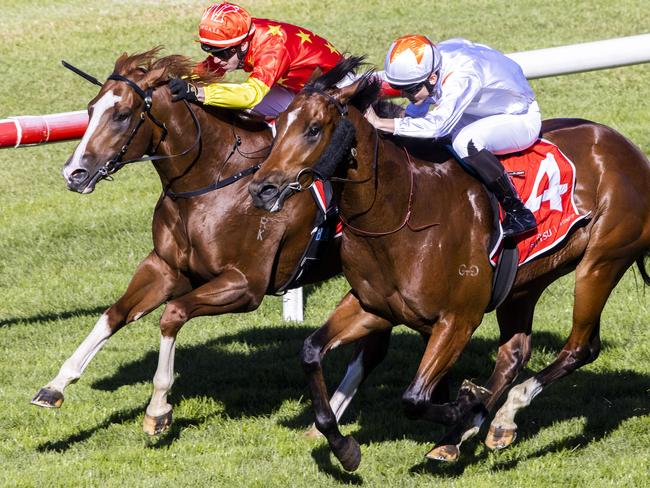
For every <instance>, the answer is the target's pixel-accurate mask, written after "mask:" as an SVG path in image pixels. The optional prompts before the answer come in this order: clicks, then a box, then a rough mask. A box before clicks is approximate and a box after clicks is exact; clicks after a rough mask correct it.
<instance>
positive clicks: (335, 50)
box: [325, 42, 338, 53]
mask: <svg viewBox="0 0 650 488" xmlns="http://www.w3.org/2000/svg"><path fill="white" fill-rule="evenodd" d="M325 47H326V48H327V49H329V50H330V52H331V53H338V50H337V49H336V48H335V47H334V46H332V45H331V44H330V43H329V42H328V43H327V44H325Z"/></svg>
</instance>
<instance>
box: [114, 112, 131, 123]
mask: <svg viewBox="0 0 650 488" xmlns="http://www.w3.org/2000/svg"><path fill="white" fill-rule="evenodd" d="M130 116H131V111H130V110H124V111H121V112H114V113H113V120H114V121H115V122H124V121H125V120H126V119H128V118H129V117H130Z"/></svg>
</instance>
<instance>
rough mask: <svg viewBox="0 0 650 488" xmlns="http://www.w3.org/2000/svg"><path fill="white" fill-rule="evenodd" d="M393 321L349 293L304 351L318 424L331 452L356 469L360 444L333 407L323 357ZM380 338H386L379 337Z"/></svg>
mask: <svg viewBox="0 0 650 488" xmlns="http://www.w3.org/2000/svg"><path fill="white" fill-rule="evenodd" d="M391 328H392V325H391V324H390V322H388V321H387V320H384V319H382V318H381V317H378V316H376V315H373V314H371V313H369V312H366V311H365V310H363V309H362V308H361V305H360V303H359V301H358V300H357V298H356V297H355V296H354V295H352V294H351V293H348V294H347V295H346V296H345V297H344V298H343V300H342V301H341V303H339V305H338V306H337V307H336V309H334V311H333V312H332V314H331V315H330V317H329V318H328V319H327V322H325V325H323V326H322V327H321V328H320V329H318V330H317V331H316V332H314V333H313V334H312V335H310V336H309V337H308V338H307V339H305V343H304V346H303V348H302V352H301V358H302V365H303V369H304V370H305V374H306V375H307V379H308V383H309V389H310V391H311V398H312V407H313V409H314V413H315V416H316V422H315V424H316V428H317V429H318V430H319V431H320V432H321V433H322V434H323V435H324V436H325V438H326V439H327V441H328V443H329V445H330V448H331V449H332V452H333V453H334V455H335V456H336V458H337V459H338V460H339V461H340V462H341V465H342V466H343V468H345V469H346V470H347V471H354V470H355V469H357V467H358V466H359V463H360V462H361V451H360V449H359V444H358V443H357V441H356V440H355V439H354V438H353V437H352V436H347V437H344V436H343V435H342V434H341V432H340V430H339V427H338V422H337V417H336V415H335V413H334V412H333V411H332V407H331V405H330V401H329V395H328V393H327V385H326V384H325V378H324V376H323V368H322V360H323V358H324V357H325V354H327V352H328V351H330V350H332V349H334V348H335V347H337V346H339V345H343V344H348V343H350V342H353V341H356V340H359V339H361V338H364V337H369V336H370V335H371V334H382V335H383V334H386V331H389V330H390V329H391ZM379 340H380V342H381V341H382V340H384V341H385V340H386V339H381V338H380V339H379Z"/></svg>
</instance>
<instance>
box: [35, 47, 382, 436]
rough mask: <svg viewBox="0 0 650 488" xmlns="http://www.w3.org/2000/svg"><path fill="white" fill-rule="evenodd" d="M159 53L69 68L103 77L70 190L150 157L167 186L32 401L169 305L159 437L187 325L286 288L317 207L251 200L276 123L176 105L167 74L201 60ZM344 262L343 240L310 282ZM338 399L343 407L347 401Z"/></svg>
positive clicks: (150, 429)
mask: <svg viewBox="0 0 650 488" xmlns="http://www.w3.org/2000/svg"><path fill="white" fill-rule="evenodd" d="M157 53H158V49H153V50H151V51H148V52H145V53H141V54H136V55H133V56H128V55H126V54H124V55H122V56H121V57H120V58H119V59H118V60H117V61H116V63H115V69H114V73H113V74H112V75H111V76H110V77H109V79H108V80H107V81H106V82H105V83H103V84H102V83H100V82H98V81H97V80H96V79H95V78H93V77H91V76H89V75H87V74H85V73H83V72H81V71H80V70H76V69H75V68H74V67H70V66H69V65H68V66H69V67H70V68H71V69H73V70H75V71H76V72H77V73H78V74H81V75H82V76H84V77H85V78H86V79H89V80H90V81H92V82H94V83H97V84H99V85H100V86H101V89H100V91H99V93H98V94H97V95H96V96H95V98H94V99H93V100H91V101H90V102H89V104H88V113H89V117H90V118H89V124H88V129H87V130H86V133H85V134H84V136H83V138H82V140H81V142H80V143H79V145H78V146H77V147H76V149H75V151H74V153H73V154H72V156H71V157H70V158H69V159H68V161H67V162H66V164H65V166H64V168H63V172H62V173H63V176H64V177H65V180H66V182H67V186H68V188H69V189H70V190H73V191H76V192H79V193H83V194H88V193H91V192H92V191H93V190H94V188H95V185H96V184H97V182H98V181H100V180H101V179H104V178H106V177H108V176H109V175H111V174H113V173H115V172H116V171H117V170H118V169H120V168H121V167H123V166H125V165H127V164H129V163H135V162H138V161H151V162H152V164H153V166H154V167H155V169H156V171H157V173H158V175H159V177H160V181H161V184H162V187H163V191H162V194H161V196H160V199H159V200H158V203H157V205H156V207H155V210H154V213H153V222H152V233H153V250H152V251H151V252H150V253H149V255H148V256H147V257H146V258H145V259H144V260H143V261H142V262H141V263H140V265H139V266H138V268H137V270H136V271H135V274H134V275H133V277H132V278H131V281H130V283H129V285H128V287H127V289H126V291H125V293H124V294H123V295H122V296H121V297H120V298H119V299H118V300H117V301H116V302H115V303H114V304H112V305H111V306H110V307H108V309H107V310H106V311H105V312H104V313H103V314H102V315H101V317H100V318H99V320H98V321H97V323H96V325H95V326H94V328H93V329H92V331H91V332H90V334H89V335H88V337H86V339H85V340H84V341H83V342H82V343H81V345H80V346H79V347H78V348H77V349H76V351H75V352H74V353H73V354H72V356H71V357H70V358H69V359H67V360H66V361H65V362H64V363H63V365H62V367H61V368H60V371H59V373H58V374H57V376H56V377H55V378H54V379H53V380H52V381H50V382H49V383H48V384H47V385H46V386H44V387H43V388H41V389H40V391H39V392H38V393H37V394H36V396H35V397H34V398H33V400H32V403H34V404H36V405H39V406H43V407H60V406H61V404H62V402H63V391H64V389H65V388H66V387H67V386H68V385H69V384H70V383H72V382H75V381H77V380H78V379H79V378H80V376H81V374H82V372H83V371H84V370H85V368H86V367H87V366H88V363H89V362H90V360H91V359H92V358H93V357H94V356H95V354H96V353H97V352H98V351H99V350H100V349H101V347H102V346H103V345H104V344H105V342H106V341H107V340H108V339H109V338H110V337H111V336H112V335H113V334H114V333H115V332H117V331H118V330H119V329H121V328H122V327H124V326H125V325H126V324H129V323H131V322H134V321H136V320H138V319H140V318H141V317H143V316H144V315H146V314H148V313H149V312H151V311H153V310H154V309H156V308H157V307H158V306H159V305H161V304H163V303H165V302H166V306H165V309H164V313H163V314H162V317H161V319H160V330H161V342H160V356H159V361H158V368H157V370H156V373H155V376H154V379H153V384H154V391H153V395H152V397H151V401H150V403H149V405H148V407H147V410H146V415H145V418H144V430H145V432H147V433H149V434H158V433H161V432H163V431H165V430H167V429H168V428H169V426H170V424H171V421H172V406H171V405H170V404H169V403H168V402H167V395H168V393H169V392H170V390H171V387H172V383H173V378H174V366H173V364H174V351H175V341H176V336H177V334H178V332H179V330H180V328H181V327H182V326H183V324H185V323H186V322H187V321H188V320H190V319H192V318H194V317H198V316H204V315H218V314H225V313H237V312H249V311H252V310H255V309H256V308H257V307H258V306H259V305H260V303H261V302H262V299H263V298H264V295H265V294H273V293H276V292H277V291H278V290H280V289H282V288H283V287H284V286H285V285H287V284H288V282H289V280H290V279H291V278H292V274H293V273H294V270H295V269H296V266H297V264H298V262H299V260H300V259H301V256H302V253H303V251H304V250H305V247H306V246H307V244H308V242H309V239H310V234H311V231H312V227H313V222H314V217H315V214H316V206H315V204H314V203H313V200H312V199H311V198H310V197H309V196H307V195H304V198H301V199H300V201H296V202H295V205H291V206H290V207H291V208H290V209H288V212H287V213H286V214H278V215H275V216H269V215H268V214H267V213H266V212H265V211H262V210H258V209H256V208H255V207H253V205H252V204H251V200H250V197H249V194H248V192H247V191H246V186H245V180H246V178H245V176H247V175H249V174H250V173H252V172H253V171H254V170H257V163H259V162H260V161H261V159H262V157H263V156H265V154H266V153H267V152H268V147H269V146H270V143H271V139H272V136H271V131H270V129H269V128H268V126H267V125H266V124H265V123H263V122H262V123H260V122H259V121H258V122H255V121H251V120H246V119H245V118H243V116H242V114H241V113H240V112H237V111H232V110H227V109H218V108H210V107H204V106H198V105H190V104H187V103H180V102H178V103H172V102H171V95H170V90H169V88H168V87H167V81H168V79H169V78H170V77H171V76H187V75H189V74H190V73H191V72H192V68H193V63H192V62H191V61H190V60H189V59H188V58H185V57H182V56H167V57H160V58H157V56H156V55H157ZM144 154H149V155H153V156H148V157H143V155H144ZM228 183H231V184H228ZM208 184H209V185H210V186H206V185H208ZM219 186H222V187H221V188H217V187H219ZM340 269H341V266H340V259H339V254H338V245H333V246H332V247H331V249H330V250H329V251H328V252H327V255H326V256H325V257H324V258H323V260H322V265H321V266H320V267H319V268H318V269H316V270H315V271H314V272H313V273H312V274H311V275H310V279H309V280H308V281H305V284H306V283H310V282H315V281H320V280H324V279H326V278H329V277H332V276H334V275H336V274H339V273H340ZM376 349H377V350H378V351H382V350H385V347H383V346H382V347H379V348H376ZM373 354H374V355H376V354H375V353H373ZM373 354H366V356H368V357H374V356H373ZM355 357H356V356H355ZM380 360H381V357H377V360H376V362H379V361H380ZM366 362H367V360H366ZM360 381H361V379H354V378H353V379H352V380H350V379H348V380H344V388H348V389H349V388H352V389H355V388H356V387H355V386H354V385H356V384H357V383H358V382H360ZM346 385H348V386H346ZM344 396H346V397H347V396H348V395H347V394H345V395H344ZM336 408H338V409H340V410H341V413H340V414H342V410H344V408H345V405H343V406H341V405H339V406H338V407H336Z"/></svg>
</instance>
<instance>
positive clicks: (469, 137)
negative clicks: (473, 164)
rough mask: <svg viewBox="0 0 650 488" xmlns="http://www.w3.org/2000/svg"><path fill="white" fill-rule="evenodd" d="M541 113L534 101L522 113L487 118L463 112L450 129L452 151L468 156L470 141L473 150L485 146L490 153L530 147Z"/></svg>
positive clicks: (540, 119) (539, 124)
mask: <svg viewBox="0 0 650 488" xmlns="http://www.w3.org/2000/svg"><path fill="white" fill-rule="evenodd" d="M541 127H542V116H541V114H540V111H539V105H537V102H533V103H531V104H530V107H528V112H526V113H523V114H517V115H511V114H498V115H490V116H488V117H481V118H479V117H476V116H472V115H464V116H463V117H462V118H461V119H460V121H459V122H458V124H457V126H456V127H455V128H454V130H453V131H452V134H451V137H452V145H453V146H454V151H456V153H458V155H459V156H460V157H461V158H466V157H467V156H468V155H469V152H468V146H469V144H470V141H471V142H472V143H473V144H474V147H475V148H476V150H477V151H480V150H481V149H487V150H488V151H490V152H491V153H492V154H508V153H512V152H517V151H522V150H524V149H526V148H527V147H530V146H531V145H532V144H533V143H534V142H535V141H536V140H537V138H538V137H539V131H540V129H541Z"/></svg>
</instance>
